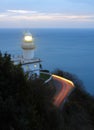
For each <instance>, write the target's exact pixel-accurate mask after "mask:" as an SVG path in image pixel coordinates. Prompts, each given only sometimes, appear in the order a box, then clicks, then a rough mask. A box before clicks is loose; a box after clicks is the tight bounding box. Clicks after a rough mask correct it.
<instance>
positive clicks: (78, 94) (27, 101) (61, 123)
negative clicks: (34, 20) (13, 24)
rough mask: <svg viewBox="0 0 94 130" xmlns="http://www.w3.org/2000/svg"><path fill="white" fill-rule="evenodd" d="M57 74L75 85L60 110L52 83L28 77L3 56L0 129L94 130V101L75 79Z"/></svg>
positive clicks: (0, 75)
mask: <svg viewBox="0 0 94 130" xmlns="http://www.w3.org/2000/svg"><path fill="white" fill-rule="evenodd" d="M55 73H56V74H57V75H60V76H63V77H66V78H68V79H71V80H72V81H73V82H74V84H75V86H76V88H75V90H74V91H73V92H72V94H71V95H70V96H69V97H68V99H67V101H66V102H65V104H64V106H63V107H62V106H61V107H60V108H56V107H55V106H53V102H52V101H53V96H54V94H55V88H54V84H53V81H51V82H50V83H48V84H44V81H43V79H35V80H32V79H30V78H28V74H25V73H24V71H23V69H22V68H21V66H20V65H14V64H13V62H12V61H11V56H10V55H8V54H5V55H2V54H1V53H0V130H79V129H80V130H94V98H93V97H91V96H90V95H89V94H88V93H86V92H85V90H83V89H82V87H83V84H82V82H81V81H79V80H78V79H77V77H76V76H73V75H71V74H69V73H67V72H63V71H60V70H57V71H56V72H55ZM52 86H53V87H52Z"/></svg>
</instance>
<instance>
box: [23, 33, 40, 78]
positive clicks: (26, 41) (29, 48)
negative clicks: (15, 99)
mask: <svg viewBox="0 0 94 130" xmlns="http://www.w3.org/2000/svg"><path fill="white" fill-rule="evenodd" d="M21 47H22V50H23V55H22V59H21V64H22V67H23V68H24V71H25V72H29V73H30V75H33V76H34V75H35V76H39V75H40V62H41V60H40V59H39V58H35V56H34V51H35V49H36V46H35V44H34V39H33V37H32V35H31V33H29V32H28V33H25V34H24V36H23V40H22V44H21Z"/></svg>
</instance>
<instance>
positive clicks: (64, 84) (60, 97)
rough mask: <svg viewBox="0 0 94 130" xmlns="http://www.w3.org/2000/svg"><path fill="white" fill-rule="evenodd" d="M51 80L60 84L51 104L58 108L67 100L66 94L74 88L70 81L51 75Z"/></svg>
mask: <svg viewBox="0 0 94 130" xmlns="http://www.w3.org/2000/svg"><path fill="white" fill-rule="evenodd" d="M52 78H53V80H55V81H57V82H59V83H60V85H61V88H60V90H59V92H58V93H57V94H56V95H55V96H54V101H53V104H54V105H55V106H57V107H59V106H60V105H61V104H62V103H63V101H64V100H65V99H66V98H67V96H68V94H69V93H70V92H71V90H72V89H73V88H74V84H73V82H72V81H70V80H68V79H65V78H63V77H60V76H57V75H52Z"/></svg>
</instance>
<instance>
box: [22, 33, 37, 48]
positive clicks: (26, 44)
mask: <svg viewBox="0 0 94 130" xmlns="http://www.w3.org/2000/svg"><path fill="white" fill-rule="evenodd" d="M33 41H34V40H33V37H32V35H31V33H25V34H24V37H23V43H22V49H26V50H32V49H35V44H34V43H33Z"/></svg>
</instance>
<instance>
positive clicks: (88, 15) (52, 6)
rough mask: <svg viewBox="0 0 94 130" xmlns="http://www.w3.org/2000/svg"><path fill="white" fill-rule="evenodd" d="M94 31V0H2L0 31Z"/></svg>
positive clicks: (0, 0)
mask: <svg viewBox="0 0 94 130" xmlns="http://www.w3.org/2000/svg"><path fill="white" fill-rule="evenodd" d="M28 27H29V28H94V0H0V28H28Z"/></svg>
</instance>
